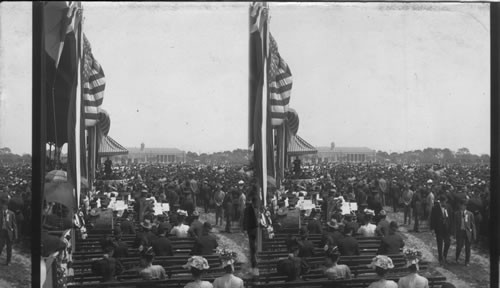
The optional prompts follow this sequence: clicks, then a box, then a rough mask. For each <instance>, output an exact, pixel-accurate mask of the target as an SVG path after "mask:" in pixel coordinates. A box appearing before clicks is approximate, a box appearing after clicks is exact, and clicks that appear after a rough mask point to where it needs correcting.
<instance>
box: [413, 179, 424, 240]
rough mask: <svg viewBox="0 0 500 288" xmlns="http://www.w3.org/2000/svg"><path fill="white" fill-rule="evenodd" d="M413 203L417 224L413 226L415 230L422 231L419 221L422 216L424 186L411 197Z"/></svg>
mask: <svg viewBox="0 0 500 288" xmlns="http://www.w3.org/2000/svg"><path fill="white" fill-rule="evenodd" d="M411 205H412V208H413V217H415V224H414V226H413V232H417V233H418V232H420V230H419V227H420V224H419V221H418V220H420V217H421V216H422V215H421V214H422V188H420V189H418V190H417V192H415V194H413V198H412V199H411Z"/></svg>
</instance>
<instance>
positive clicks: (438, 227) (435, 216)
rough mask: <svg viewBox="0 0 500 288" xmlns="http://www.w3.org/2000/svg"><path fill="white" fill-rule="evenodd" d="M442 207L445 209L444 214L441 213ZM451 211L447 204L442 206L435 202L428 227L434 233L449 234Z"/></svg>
mask: <svg viewBox="0 0 500 288" xmlns="http://www.w3.org/2000/svg"><path fill="white" fill-rule="evenodd" d="M441 208H444V209H445V210H446V215H444V214H443V210H442V209H441ZM452 217H453V211H452V210H451V207H450V206H449V205H446V206H445V207H442V205H441V204H440V203H439V202H435V203H434V206H432V210H431V222H430V228H431V230H434V231H435V232H436V234H440V235H445V236H446V235H448V236H449V235H451V226H452V223H453V222H452Z"/></svg>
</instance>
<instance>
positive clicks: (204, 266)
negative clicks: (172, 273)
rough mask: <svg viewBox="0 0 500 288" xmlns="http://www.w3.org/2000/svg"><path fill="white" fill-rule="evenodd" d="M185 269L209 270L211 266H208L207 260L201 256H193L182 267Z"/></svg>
mask: <svg viewBox="0 0 500 288" xmlns="http://www.w3.org/2000/svg"><path fill="white" fill-rule="evenodd" d="M182 268H184V269H189V268H196V269H198V270H208V269H209V268H210V266H208V261H207V259H205V258H203V257H201V256H192V257H191V258H189V259H188V262H187V263H186V264H185V265H183V266H182Z"/></svg>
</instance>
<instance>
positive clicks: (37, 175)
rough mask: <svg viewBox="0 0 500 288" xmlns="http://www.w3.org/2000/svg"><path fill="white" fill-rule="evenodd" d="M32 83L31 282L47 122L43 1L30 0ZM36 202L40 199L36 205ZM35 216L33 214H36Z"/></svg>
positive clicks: (38, 232)
mask: <svg viewBox="0 0 500 288" xmlns="http://www.w3.org/2000/svg"><path fill="white" fill-rule="evenodd" d="M32 5H33V6H32V7H33V10H32V13H33V23H32V28H33V34H32V37H33V51H32V59H33V62H32V65H33V79H32V81H33V85H32V106H31V107H32V112H33V117H32V119H31V121H32V123H31V125H32V126H31V127H32V129H31V133H32V137H31V141H32V142H31V149H32V150H31V151H32V152H31V153H32V155H33V158H32V159H33V160H32V161H33V162H32V171H33V172H32V177H33V178H32V179H33V180H32V192H33V193H32V201H33V203H34V204H35V205H33V206H32V207H33V211H32V215H35V216H36V215H38V216H39V218H38V220H35V221H38V225H36V224H34V225H32V228H31V229H32V230H31V232H32V234H31V251H32V253H33V256H32V257H33V259H34V260H33V263H34V265H33V270H32V277H33V281H32V282H33V283H37V282H40V279H41V278H40V273H41V272H40V268H38V267H39V266H38V265H37V263H40V262H39V261H40V260H39V259H41V258H40V256H41V255H40V251H41V249H40V243H42V241H41V235H42V219H43V217H41V215H42V208H43V198H44V197H43V193H44V191H43V190H44V176H45V159H46V157H45V153H46V152H45V149H46V147H45V146H46V141H47V129H46V128H47V123H46V117H47V116H46V113H47V112H46V111H47V107H46V93H45V75H46V71H45V34H44V15H43V14H44V3H43V2H41V1H40V2H38V1H37V2H33V4H32ZM36 203H39V204H38V205H36ZM35 218H36V217H35Z"/></svg>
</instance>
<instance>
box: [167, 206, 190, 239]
mask: <svg viewBox="0 0 500 288" xmlns="http://www.w3.org/2000/svg"><path fill="white" fill-rule="evenodd" d="M177 214H178V216H177V223H176V224H175V226H174V228H172V230H171V231H170V234H171V235H175V236H177V237H178V238H187V237H188V236H189V234H188V231H189V226H188V225H186V223H184V221H185V219H186V216H187V211H185V210H177Z"/></svg>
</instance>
